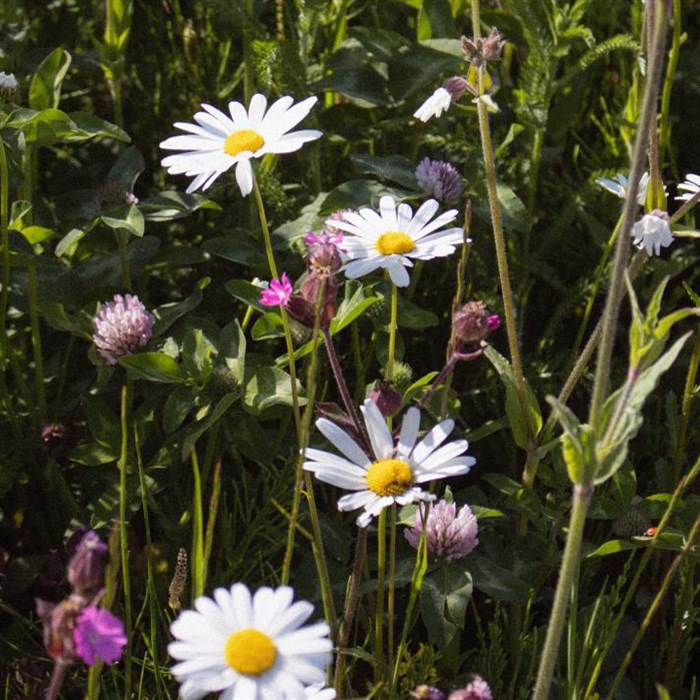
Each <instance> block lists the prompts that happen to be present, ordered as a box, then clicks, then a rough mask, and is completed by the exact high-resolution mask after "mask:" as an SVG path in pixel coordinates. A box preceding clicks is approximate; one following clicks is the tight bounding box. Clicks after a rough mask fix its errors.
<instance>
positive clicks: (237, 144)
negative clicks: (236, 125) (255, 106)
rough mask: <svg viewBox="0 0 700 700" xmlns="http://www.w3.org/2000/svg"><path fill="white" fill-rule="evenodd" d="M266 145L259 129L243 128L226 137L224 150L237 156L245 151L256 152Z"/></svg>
mask: <svg viewBox="0 0 700 700" xmlns="http://www.w3.org/2000/svg"><path fill="white" fill-rule="evenodd" d="M264 145H265V139H264V138H263V137H262V136H260V134H259V133H258V132H257V131H253V130H252V129H241V130H240V131H234V132H233V133H231V134H229V135H228V136H227V137H226V141H224V151H225V152H226V153H227V154H228V155H230V156H237V155H238V154H239V153H243V151H252V152H253V153H255V152H256V151H257V150H258V149H259V148H262V147H263V146H264Z"/></svg>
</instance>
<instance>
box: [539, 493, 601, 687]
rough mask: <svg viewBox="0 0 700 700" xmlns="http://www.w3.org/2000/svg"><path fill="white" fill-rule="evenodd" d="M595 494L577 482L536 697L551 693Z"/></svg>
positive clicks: (543, 650)
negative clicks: (550, 688)
mask: <svg viewBox="0 0 700 700" xmlns="http://www.w3.org/2000/svg"><path fill="white" fill-rule="evenodd" d="M592 495H593V487H592V486H587V485H584V484H574V493H573V508H572V510H571V519H570V521H569V534H568V536H567V538H566V546H565V548H564V555H563V558H562V563H561V570H560V572H559V582H558V583H557V592H556V594H555V596H554V605H553V606H552V612H551V615H550V617H549V625H548V627H547V637H546V639H545V642H544V647H543V649H542V659H541V661H540V667H539V670H538V673H537V683H536V684H535V692H534V694H533V696H532V697H533V700H546V698H547V697H548V696H549V686H550V685H551V683H552V676H553V675H554V668H555V665H556V662H557V659H558V657H559V642H560V639H561V634H562V632H563V630H564V624H565V622H566V611H567V608H568V606H569V598H570V596H571V585H572V583H573V581H574V579H575V577H576V576H577V572H578V567H579V556H580V553H581V541H582V539H583V528H584V525H585V524H586V513H587V512H588V506H589V504H590V502H591V497H592Z"/></svg>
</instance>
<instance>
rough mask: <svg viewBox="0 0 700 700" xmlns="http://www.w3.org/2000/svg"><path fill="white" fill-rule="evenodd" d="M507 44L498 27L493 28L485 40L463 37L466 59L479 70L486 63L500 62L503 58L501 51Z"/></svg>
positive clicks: (463, 49) (462, 43) (462, 42)
mask: <svg viewBox="0 0 700 700" xmlns="http://www.w3.org/2000/svg"><path fill="white" fill-rule="evenodd" d="M505 43H506V42H505V40H504V39H502V38H501V35H500V34H499V32H498V29H496V27H492V28H491V32H490V33H489V35H488V36H487V37H486V38H485V39H484V38H483V37H477V38H476V39H467V37H466V36H463V37H462V39H461V45H462V51H463V53H464V57H465V58H466V59H467V61H471V62H472V63H473V64H474V65H475V66H476V67H477V68H479V67H480V66H482V65H483V64H484V63H486V61H496V60H498V59H499V58H500V57H501V51H502V50H503V45H504V44H505Z"/></svg>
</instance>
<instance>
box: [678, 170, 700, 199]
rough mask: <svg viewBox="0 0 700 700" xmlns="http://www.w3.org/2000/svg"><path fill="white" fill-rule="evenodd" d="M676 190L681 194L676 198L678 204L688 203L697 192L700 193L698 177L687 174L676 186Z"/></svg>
mask: <svg viewBox="0 0 700 700" xmlns="http://www.w3.org/2000/svg"><path fill="white" fill-rule="evenodd" d="M678 190H679V191H680V192H683V194H679V195H678V196H677V197H676V201H678V202H688V201H690V200H691V199H692V198H693V197H694V196H695V195H696V194H697V193H698V192H700V175H695V174H693V173H688V174H687V175H686V176H685V180H684V181H683V182H681V184H680V185H678Z"/></svg>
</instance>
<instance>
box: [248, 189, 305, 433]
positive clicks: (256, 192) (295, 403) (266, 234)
mask: <svg viewBox="0 0 700 700" xmlns="http://www.w3.org/2000/svg"><path fill="white" fill-rule="evenodd" d="M253 196H254V198H255V205H256V206H257V208H258V217H259V218H260V228H261V229H262V233H263V241H264V243H265V254H266V255H267V264H268V267H269V268H270V275H271V276H272V277H273V278H276V279H279V273H278V272H277V265H276V263H275V255H274V253H273V251H272V238H271V237H270V229H269V227H268V225H267V216H266V215H265V204H264V203H263V200H262V195H261V194H260V188H259V187H258V181H257V180H256V179H255V176H253ZM280 316H281V317H282V327H283V328H284V340H285V343H286V345H287V359H288V363H289V376H290V378H291V383H292V387H291V392H292V412H293V414H294V425H295V426H296V432H297V439H300V438H301V434H302V428H301V412H300V410H299V396H298V390H297V372H296V366H295V363H294V344H293V343H292V333H291V331H290V329H289V317H288V316H287V312H286V311H285V310H284V308H283V307H280Z"/></svg>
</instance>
